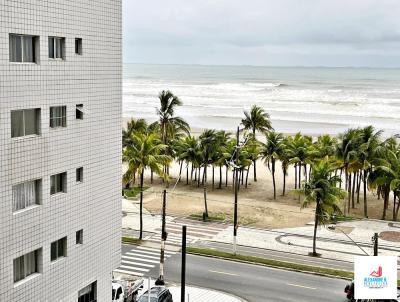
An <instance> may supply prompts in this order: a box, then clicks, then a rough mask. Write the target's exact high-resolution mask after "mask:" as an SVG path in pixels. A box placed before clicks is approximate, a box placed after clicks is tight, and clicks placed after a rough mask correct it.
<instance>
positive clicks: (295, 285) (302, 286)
mask: <svg viewBox="0 0 400 302" xmlns="http://www.w3.org/2000/svg"><path fill="white" fill-rule="evenodd" d="M286 284H287V285H290V286H294V287H301V288H307V289H316V288H315V287H309V286H305V285H299V284H292V283H286Z"/></svg>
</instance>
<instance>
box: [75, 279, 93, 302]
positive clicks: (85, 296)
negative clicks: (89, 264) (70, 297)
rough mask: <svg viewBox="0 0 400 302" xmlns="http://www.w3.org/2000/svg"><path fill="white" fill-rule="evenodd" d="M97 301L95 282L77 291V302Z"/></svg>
mask: <svg viewBox="0 0 400 302" xmlns="http://www.w3.org/2000/svg"><path fill="white" fill-rule="evenodd" d="M96 299H97V281H94V282H93V283H92V284H89V285H88V286H85V287H84V288H82V289H81V290H80V291H78V302H95V301H96Z"/></svg>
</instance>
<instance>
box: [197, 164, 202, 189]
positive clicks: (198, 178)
mask: <svg viewBox="0 0 400 302" xmlns="http://www.w3.org/2000/svg"><path fill="white" fill-rule="evenodd" d="M198 171H199V173H198V177H197V187H198V188H200V181H201V180H200V174H201V167H199V170H198Z"/></svg>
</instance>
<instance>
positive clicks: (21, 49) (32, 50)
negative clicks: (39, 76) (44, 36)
mask: <svg viewBox="0 0 400 302" xmlns="http://www.w3.org/2000/svg"><path fill="white" fill-rule="evenodd" d="M9 38H10V41H9V43H10V45H9V46H10V62H24V63H36V62H37V58H36V54H37V53H39V49H38V46H39V37H38V36H29V35H18V34H10V35H9Z"/></svg>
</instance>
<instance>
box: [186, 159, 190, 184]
mask: <svg viewBox="0 0 400 302" xmlns="http://www.w3.org/2000/svg"><path fill="white" fill-rule="evenodd" d="M186 184H187V185H188V184H189V162H186Z"/></svg>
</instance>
